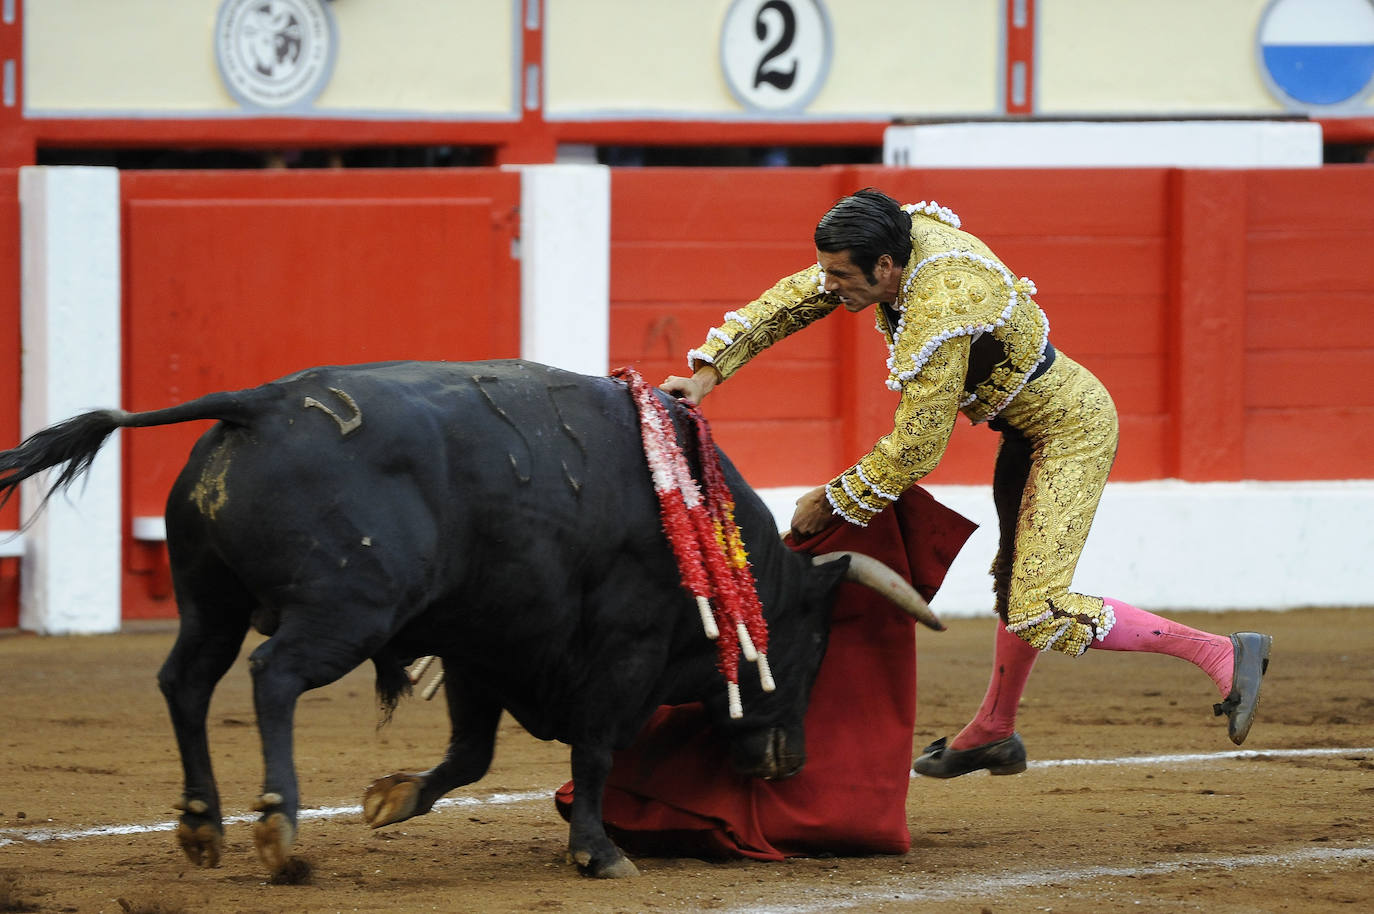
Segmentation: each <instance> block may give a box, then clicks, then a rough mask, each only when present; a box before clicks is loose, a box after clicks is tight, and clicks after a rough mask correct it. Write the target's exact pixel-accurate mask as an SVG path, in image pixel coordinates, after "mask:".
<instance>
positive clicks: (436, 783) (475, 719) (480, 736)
mask: <svg viewBox="0 0 1374 914" xmlns="http://www.w3.org/2000/svg"><path fill="white" fill-rule="evenodd" d="M444 697H445V698H446V699H447V700H448V717H449V723H450V725H451V728H452V729H451V732H450V735H449V744H448V751H447V752H445V753H444V760H443V761H442V762H440V763H439V764H438V765H435V766H434V767H433V768H431V769H429V770H428V771H421V772H419V773H417V774H404V773H397V774H389V775H387V776H386V777H384V778H378V779H377V780H375V781H373V782H372V784H371V785H370V786H369V787H368V788H367V792H366V793H365V794H364V795H363V819H364V820H365V821H366V822H367V824H368V825H371V826H372V827H373V828H380V827H382V826H383V825H390V824H392V823H393V822H403V821H405V820H406V819H409V818H411V817H412V816H418V815H422V814H424V813H427V812H429V811H430V809H431V808H433V806H434V803H435V801H436V800H438V799H439V798H440V797H442V796H443V795H444V794H446V793H448V792H449V791H450V790H453V789H454V788H457V787H462V786H463V785H464V784H471V783H472V782H473V781H476V780H478V779H479V778H481V777H482V776H483V775H484V774H486V773H487V769H488V768H490V767H491V757H492V753H493V752H494V751H495V748H496V725H497V723H498V722H499V721H500V719H501V705H500V703H499V702H497V701H495V700H494V699H493V698H491V697H490V696H489V695H487V694H486V692H485V691H484V690H482V689H479V688H476V687H473V686H472V685H471V684H470V683H468V682H465V681H464V680H463V679H462V678H461V677H460V676H457V675H454V671H453V664H451V663H449V662H448V661H445V662H444Z"/></svg>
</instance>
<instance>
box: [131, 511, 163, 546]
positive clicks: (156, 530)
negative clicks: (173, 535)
mask: <svg viewBox="0 0 1374 914" xmlns="http://www.w3.org/2000/svg"><path fill="white" fill-rule="evenodd" d="M130 526H131V527H132V529H131V531H130V532H131V533H132V534H133V537H134V539H136V540H138V541H139V542H140V543H165V542H167V519H166V518H165V517H135V518H134V519H133V523H132V524H130Z"/></svg>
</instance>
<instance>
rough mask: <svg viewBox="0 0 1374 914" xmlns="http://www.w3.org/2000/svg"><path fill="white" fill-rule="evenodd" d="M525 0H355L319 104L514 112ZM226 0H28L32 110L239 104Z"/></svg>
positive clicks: (333, 109)
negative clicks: (227, 74) (219, 31)
mask: <svg viewBox="0 0 1374 914" xmlns="http://www.w3.org/2000/svg"><path fill="white" fill-rule="evenodd" d="M516 2H517V0H387V2H382V0H361V2H359V0H350V2H347V3H335V4H333V5H332V7H331V9H332V10H333V13H334V19H335V22H336V24H337V26H338V56H337V58H336V63H335V67H334V73H333V76H332V78H331V79H330V82H329V85H328V86H327V87H326V88H325V90H324V92H322V93H321V95H320V96H319V98H317V99H316V101H315V108H316V109H317V110H320V111H328V112H330V113H346V112H353V111H364V112H366V111H392V110H394V111H398V112H418V113H421V114H436V115H461V116H474V115H475V116H491V115H500V114H511V113H514V112H515V100H514V97H515V88H514V86H515V70H516V66H517V60H518V58H517V56H516V32H515V28H516V20H515V12H514V7H515V5H516ZM218 9H219V2H218V0H29V2H27V3H25V4H24V95H25V110H26V111H28V112H35V113H39V114H48V115H62V114H66V113H73V114H85V113H96V114H101V113H110V114H114V113H129V112H132V113H151V114H158V113H166V114H169V115H176V114H179V113H191V112H196V113H212V114H213V113H231V112H234V111H237V110H239V106H238V105H237V104H236V103H235V102H234V100H233V98H232V97H231V96H230V95H229V93H228V91H227V90H226V89H225V87H224V84H223V82H222V81H221V80H220V76H219V70H218V68H217V67H216V64H215V52H214V44H213V33H214V26H215V16H216V13H217V12H218Z"/></svg>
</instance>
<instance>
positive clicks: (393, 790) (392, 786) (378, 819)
mask: <svg viewBox="0 0 1374 914" xmlns="http://www.w3.org/2000/svg"><path fill="white" fill-rule="evenodd" d="M423 786H424V782H423V781H422V780H421V779H420V778H418V777H416V776H415V775H413V774H388V775H387V776H386V777H384V778H378V779H377V780H375V781H373V782H372V783H371V784H369V785H368V786H367V791H366V792H365V793H364V794H363V821H364V822H366V823H367V824H368V825H370V826H372V827H373V828H381V827H382V826H383V825H391V824H392V823H393V822H404V821H405V820H406V819H409V818H410V817H411V816H413V815H415V813H416V810H417V809H418V808H419V806H420V788H421V787H423Z"/></svg>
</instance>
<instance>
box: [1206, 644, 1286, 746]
mask: <svg viewBox="0 0 1374 914" xmlns="http://www.w3.org/2000/svg"><path fill="white" fill-rule="evenodd" d="M1273 643H1274V639H1273V638H1272V637H1270V636H1269V635H1261V634H1260V633H1259V632H1236V633H1235V634H1233V635H1232V636H1231V644H1232V645H1233V646H1234V648H1235V660H1234V661H1232V663H1233V666H1232V672H1231V691H1230V692H1228V693H1227V695H1226V699H1225V700H1224V701H1219V702H1217V703H1216V704H1214V705H1212V710H1213V711H1214V712H1216V716H1217V717H1220V716H1221V715H1223V714H1225V715H1226V731H1227V733H1229V734H1230V736H1231V742H1233V743H1235V744H1236V745H1237V746H1239V745H1240V744H1241V743H1243V742H1245V737H1246V736H1247V735H1249V733H1250V724H1251V723H1252V722H1253V721H1254V719H1255V707H1256V706H1257V705H1258V704H1259V695H1260V681H1261V680H1262V679H1264V674H1265V673H1266V672H1268V670H1269V647H1270V645H1271V644H1273Z"/></svg>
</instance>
